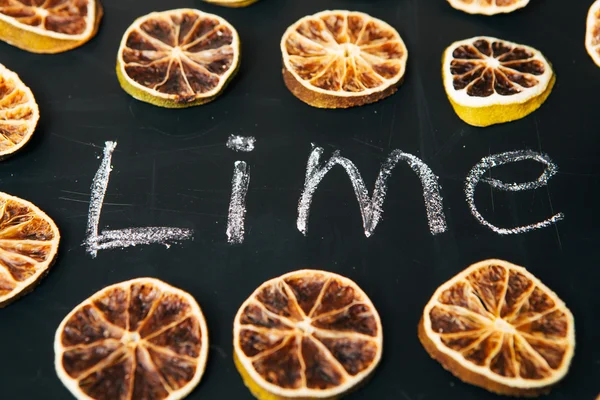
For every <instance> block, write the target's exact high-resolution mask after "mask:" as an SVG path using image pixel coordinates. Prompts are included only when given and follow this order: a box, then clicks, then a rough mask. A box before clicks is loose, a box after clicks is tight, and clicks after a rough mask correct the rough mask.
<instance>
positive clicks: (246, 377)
mask: <svg viewBox="0 0 600 400" xmlns="http://www.w3.org/2000/svg"><path fill="white" fill-rule="evenodd" d="M233 362H234V363H235V367H236V368H237V370H238V372H239V373H240V375H241V376H242V380H243V381H244V385H246V387H247V388H248V389H249V390H250V393H252V395H253V396H254V397H256V398H257V399H258V400H313V399H315V398H314V397H282V396H278V395H276V394H274V393H271V392H269V391H268V390H266V389H264V388H262V387H260V385H259V384H258V383H256V382H255V381H254V380H253V379H252V378H251V377H250V374H248V372H247V371H246V369H245V368H244V366H243V365H242V363H241V362H240V360H239V358H238V356H237V354H236V353H235V351H234V352H233ZM340 396H341V395H340ZM339 398H340V397H324V398H321V397H319V400H337V399H339Z"/></svg>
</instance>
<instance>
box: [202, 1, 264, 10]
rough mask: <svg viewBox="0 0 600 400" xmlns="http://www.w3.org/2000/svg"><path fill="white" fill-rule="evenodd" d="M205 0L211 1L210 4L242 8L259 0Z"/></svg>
mask: <svg viewBox="0 0 600 400" xmlns="http://www.w3.org/2000/svg"><path fill="white" fill-rule="evenodd" d="M204 1H205V2H207V3H210V4H215V5H217V6H223V7H229V8H242V7H248V6H249V5H252V4H254V3H256V2H257V1H258V0H240V1H233V2H223V1H219V0H204Z"/></svg>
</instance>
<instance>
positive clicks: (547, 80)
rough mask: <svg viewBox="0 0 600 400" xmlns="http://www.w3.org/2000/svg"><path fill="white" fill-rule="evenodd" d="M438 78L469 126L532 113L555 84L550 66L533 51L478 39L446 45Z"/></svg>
mask: <svg viewBox="0 0 600 400" xmlns="http://www.w3.org/2000/svg"><path fill="white" fill-rule="evenodd" d="M442 75H443V79H444V88H445V89H446V94H447V95H448V99H449V100H450V103H452V106H453V107H454V110H455V111H456V113H457V114H458V116H459V117H460V118H461V119H462V120H463V121H465V122H466V123H468V124H470V125H474V126H489V125H493V124H499V123H504V122H509V121H514V120H517V119H520V118H523V117H525V116H527V115H529V114H531V113H532V112H533V111H535V110H537V109H538V108H539V107H540V106H541V105H542V104H543V103H544V101H546V99H547V98H548V96H549V95H550V93H551V92H552V88H553V87H554V83H555V81H556V76H555V74H554V71H553V70H552V66H551V65H550V63H549V62H548V60H546V58H545V57H544V56H543V55H542V53H540V52H539V51H538V50H536V49H534V48H532V47H528V46H524V45H520V44H516V43H511V42H507V41H505V40H501V39H496V38H492V37H483V36H481V37H474V38H471V39H467V40H462V41H460V42H456V43H453V44H452V45H451V46H450V47H448V48H447V49H446V51H445V53H444V59H443V65H442Z"/></svg>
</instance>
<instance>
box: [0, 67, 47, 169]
mask: <svg viewBox="0 0 600 400" xmlns="http://www.w3.org/2000/svg"><path fill="white" fill-rule="evenodd" d="M39 119H40V111H39V108H38V105H37V103H36V102H35V98H34V97H33V93H31V89H29V88H28V87H27V86H25V84H24V83H23V82H22V81H21V79H19V76H18V75H17V74H16V73H14V72H12V71H11V70H9V69H7V68H6V67H5V66H4V65H2V64H0V159H3V158H6V157H8V156H10V155H11V154H14V153H16V152H17V151H19V150H20V149H21V148H22V147H23V146H25V144H27V142H28V141H29V139H30V138H31V135H33V132H34V131H35V127H36V126H37V123H38V120H39Z"/></svg>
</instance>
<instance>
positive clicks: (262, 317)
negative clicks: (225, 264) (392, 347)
mask: <svg viewBox="0 0 600 400" xmlns="http://www.w3.org/2000/svg"><path fill="white" fill-rule="evenodd" d="M233 337H234V344H233V347H234V359H235V362H236V366H237V368H238V370H239V371H240V373H241V375H242V377H243V379H244V383H245V384H246V386H248V388H249V389H250V391H251V392H252V393H253V394H254V396H255V397H257V398H258V399H260V400H280V399H291V398H294V399H313V398H319V399H323V398H328V399H329V398H337V397H338V396H340V395H342V394H345V393H347V392H349V391H351V390H352V389H353V388H356V386H357V385H359V384H360V383H361V382H364V380H365V379H366V378H367V377H368V376H370V375H371V373H372V372H373V371H374V369H375V367H376V366H377V364H378V363H379V360H380V358H381V352H382V348H383V334H382V328H381V321H380V319H379V314H378V313H377V310H376V309H375V307H374V306H373V304H372V303H371V301H370V300H369V298H368V297H367V295H366V294H365V293H364V292H363V291H362V290H361V289H360V288H359V287H358V285H356V283H354V282H353V281H351V280H349V279H347V278H344V277H342V276H339V275H336V274H332V273H329V272H324V271H316V270H302V271H296V272H291V273H288V274H286V275H283V276H281V277H279V278H275V279H272V280H270V281H267V282H265V283H264V284H262V285H261V286H260V287H259V288H258V289H257V290H256V291H255V292H254V293H253V294H252V295H251V296H250V297H249V298H248V299H247V300H246V301H245V302H244V304H243V305H242V306H241V307H240V309H239V311H238V313H237V315H236V317H235V321H234V328H233Z"/></svg>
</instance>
